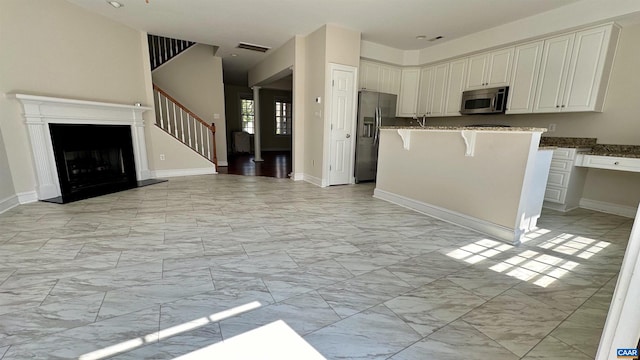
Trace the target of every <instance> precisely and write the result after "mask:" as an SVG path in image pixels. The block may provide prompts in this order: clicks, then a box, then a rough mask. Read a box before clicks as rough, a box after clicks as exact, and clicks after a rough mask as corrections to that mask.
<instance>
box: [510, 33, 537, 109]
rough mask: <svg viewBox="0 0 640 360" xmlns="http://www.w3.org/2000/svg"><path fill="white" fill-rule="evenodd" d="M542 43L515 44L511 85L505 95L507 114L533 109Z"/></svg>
mask: <svg viewBox="0 0 640 360" xmlns="http://www.w3.org/2000/svg"><path fill="white" fill-rule="evenodd" d="M543 45H544V42H543V41H538V42H534V43H530V44H525V45H520V46H516V48H515V51H514V55H513V66H512V67H513V71H512V72H511V85H510V86H509V95H508V97H507V98H508V100H507V111H506V113H507V114H523V113H530V112H532V111H533V101H534V99H535V96H536V86H537V84H538V73H539V72H540V63H541V62H542V48H543Z"/></svg>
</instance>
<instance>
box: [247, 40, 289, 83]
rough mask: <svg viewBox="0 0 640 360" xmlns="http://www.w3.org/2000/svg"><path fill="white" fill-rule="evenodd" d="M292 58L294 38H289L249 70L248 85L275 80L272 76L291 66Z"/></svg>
mask: <svg viewBox="0 0 640 360" xmlns="http://www.w3.org/2000/svg"><path fill="white" fill-rule="evenodd" d="M294 58H295V38H291V39H290V40H289V41H287V42H286V43H285V44H284V45H282V46H281V47H279V48H277V49H275V50H273V51H271V52H270V54H269V56H268V57H266V58H265V59H264V60H262V61H261V62H259V63H258V64H257V65H256V66H254V67H253V68H252V69H251V70H249V74H248V82H249V87H253V86H254V85H261V84H265V83H269V82H271V80H277V79H273V78H274V77H277V76H278V74H280V73H282V72H285V71H287V70H288V69H289V68H290V67H292V66H293V63H294Z"/></svg>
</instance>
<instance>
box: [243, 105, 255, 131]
mask: <svg viewBox="0 0 640 360" xmlns="http://www.w3.org/2000/svg"><path fill="white" fill-rule="evenodd" d="M240 118H242V131H246V132H248V133H249V134H253V133H254V112H253V100H252V99H240Z"/></svg>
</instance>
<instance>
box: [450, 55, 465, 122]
mask: <svg viewBox="0 0 640 360" xmlns="http://www.w3.org/2000/svg"><path fill="white" fill-rule="evenodd" d="M467 64H468V60H467V59H466V58H465V59H461V60H456V61H452V62H450V63H449V73H448V76H447V94H446V96H445V99H446V100H445V108H444V115H445V116H461V114H460V105H461V102H462V91H463V90H464V79H465V75H466V74H467Z"/></svg>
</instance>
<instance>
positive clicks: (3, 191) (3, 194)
mask: <svg viewBox="0 0 640 360" xmlns="http://www.w3.org/2000/svg"><path fill="white" fill-rule="evenodd" d="M14 194H15V189H14V188H13V179H12V178H11V169H10V168H9V159H8V158H7V152H6V150H5V147H4V141H3V140H2V131H1V129H0V212H1V211H2V210H3V209H2V202H3V200H5V199H7V198H9V197H12V196H13V195H14Z"/></svg>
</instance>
